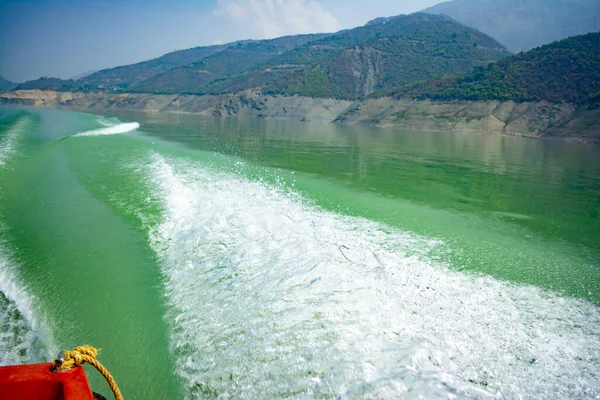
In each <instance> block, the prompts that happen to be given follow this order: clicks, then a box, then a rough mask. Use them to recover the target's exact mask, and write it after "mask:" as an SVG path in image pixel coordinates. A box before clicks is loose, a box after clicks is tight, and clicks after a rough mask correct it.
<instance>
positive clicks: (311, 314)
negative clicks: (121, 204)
mask: <svg viewBox="0 0 600 400" xmlns="http://www.w3.org/2000/svg"><path fill="white" fill-rule="evenodd" d="M148 179H149V181H150V182H151V184H152V185H153V186H154V188H155V192H156V193H157V194H158V195H159V197H160V198H161V199H162V202H163V205H164V216H163V221H162V223H161V224H160V225H159V226H157V227H155V229H153V230H152V233H151V243H152V246H153V247H154V249H155V251H156V252H157V254H158V255H159V257H160V260H161V263H162V270H163V273H164V275H165V277H166V282H165V290H166V294H167V297H168V299H169V302H170V305H171V311H170V312H169V314H168V320H169V321H170V323H171V324H172V333H171V340H172V351H173V354H174V355H175V356H176V357H177V359H178V360H177V364H176V365H177V373H178V374H179V375H180V376H181V377H182V379H183V380H184V382H185V384H186V389H187V392H188V396H189V397H193V398H195V397H225V398H290V397H291V398H316V397H327V398H333V397H338V396H341V397H342V398H421V397H420V396H423V397H422V398H442V397H443V398H453V396H454V397H456V396H458V397H467V398H488V397H496V398H519V397H521V396H526V397H527V398H565V399H566V398H597V397H596V396H600V379H599V378H600V376H599V371H600V336H599V335H600V332H599V330H598V327H599V326H600V311H599V310H598V308H597V307H595V306H594V305H592V304H589V303H588V302H586V301H583V300H578V299H569V298H563V297H560V296H557V295H555V294H551V293H548V292H545V291H543V290H540V289H538V288H536V287H531V286H514V285H511V284H508V283H504V282H499V281H497V280H495V279H492V278H490V277H483V276H472V275H467V274H463V273H459V272H453V271H451V270H448V269H447V268H445V267H444V266H443V265H436V263H434V262H432V261H430V260H429V259H428V257H427V254H428V253H429V252H430V251H431V250H432V249H434V248H439V246H443V243H440V242H437V241H432V240H428V239H426V238H423V237H418V236H415V235H411V234H407V233H404V232H401V231H399V230H397V229H394V228H391V227H387V226H385V225H381V224H378V223H374V222H371V221H368V220H365V219H361V218H354V217H346V216H341V215H337V214H334V213H330V212H325V211H322V210H319V209H318V208H315V207H313V206H310V205H307V201H306V200H304V199H302V198H301V197H299V196H298V195H296V194H294V193H290V192H285V191H283V190H281V189H278V188H276V187H273V186H271V185H268V184H263V183H260V182H253V181H248V180H244V179H240V178H239V177H236V176H234V175H231V174H225V173H221V172H218V171H211V170H208V169H204V168H199V167H196V166H194V165H193V164H192V163H191V162H189V161H183V160H176V159H170V160H166V159H164V158H163V157H161V156H158V155H153V161H152V164H151V168H150V170H149V171H148Z"/></svg>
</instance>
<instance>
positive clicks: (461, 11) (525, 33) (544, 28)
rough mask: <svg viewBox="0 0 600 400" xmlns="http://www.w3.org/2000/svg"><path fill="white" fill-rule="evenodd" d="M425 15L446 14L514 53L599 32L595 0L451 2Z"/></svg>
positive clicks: (598, 14)
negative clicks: (490, 37) (493, 39)
mask: <svg viewBox="0 0 600 400" xmlns="http://www.w3.org/2000/svg"><path fill="white" fill-rule="evenodd" d="M424 12H427V13H432V14H445V15H448V16H449V17H451V18H453V19H455V20H457V21H459V22H461V23H463V24H465V25H467V26H471V27H473V28H476V29H478V30H480V31H482V32H484V33H486V34H488V35H490V36H492V37H493V38H495V39H497V40H498V41H499V42H500V43H502V44H503V45H505V46H506V47H508V49H509V50H511V51H513V52H519V51H526V50H529V49H533V48H535V47H538V46H541V45H544V44H548V43H551V42H554V41H556V40H560V39H564V38H567V37H570V36H575V35H583V34H586V33H589V32H596V31H598V30H600V5H599V3H598V0H453V1H448V2H445V3H441V4H438V5H436V6H433V7H431V8H428V9H426V10H424Z"/></svg>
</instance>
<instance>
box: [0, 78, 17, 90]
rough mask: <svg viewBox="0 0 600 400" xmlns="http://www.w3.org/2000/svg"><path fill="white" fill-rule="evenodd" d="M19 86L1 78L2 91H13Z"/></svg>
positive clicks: (0, 88)
mask: <svg viewBox="0 0 600 400" xmlns="http://www.w3.org/2000/svg"><path fill="white" fill-rule="evenodd" d="M17 86H18V84H17V83H14V82H11V81H9V80H8V79H4V78H3V77H1V76H0V91H5V90H13V89H14V88H15V87H17Z"/></svg>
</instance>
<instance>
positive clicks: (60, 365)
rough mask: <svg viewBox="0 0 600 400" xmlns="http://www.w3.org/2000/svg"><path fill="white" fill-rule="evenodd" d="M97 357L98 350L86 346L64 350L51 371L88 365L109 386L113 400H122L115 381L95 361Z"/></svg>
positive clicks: (54, 362)
mask: <svg viewBox="0 0 600 400" xmlns="http://www.w3.org/2000/svg"><path fill="white" fill-rule="evenodd" d="M97 355H98V350H96V349H95V348H93V347H92V346H87V345H86V346H79V347H76V348H74V349H73V350H65V351H64V352H63V353H62V357H61V354H59V359H58V360H54V361H53V362H52V369H54V370H55V371H62V370H68V369H71V368H73V367H74V366H76V365H82V364H83V363H88V364H90V365H92V366H94V368H96V369H97V370H98V372H100V373H101V374H102V376H103V377H104V379H106V382H108V386H110V389H111V390H112V392H113V394H114V395H115V399H116V400H123V395H121V391H120V390H119V387H118V386H117V382H115V379H114V378H113V377H112V375H111V374H110V372H108V370H107V369H106V368H104V366H103V365H102V364H100V361H98V360H97V359H96V356H97Z"/></svg>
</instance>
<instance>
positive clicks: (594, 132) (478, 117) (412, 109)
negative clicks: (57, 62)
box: [0, 90, 600, 144]
mask: <svg viewBox="0 0 600 400" xmlns="http://www.w3.org/2000/svg"><path fill="white" fill-rule="evenodd" d="M0 105H23V106H33V107H46V108H60V109H71V110H77V111H93V112H96V113H99V112H102V111H107V110H130V111H150V112H170V113H189V114H198V115H207V116H221V117H255V118H291V119H294V120H298V121H321V122H330V123H338V124H346V125H356V124H365V125H372V126H373V125H374V126H381V127H389V126H395V127H399V128H405V129H410V130H428V131H441V132H449V131H461V132H471V133H479V134H500V135H511V136H525V137H533V138H548V139H558V140H569V141H578V142H584V143H598V144H600V108H595V109H594V108H591V107H580V108H578V107H576V106H575V105H573V104H568V103H565V104H552V103H548V102H529V103H515V102H513V101H506V102H500V101H478V102H473V101H452V102H437V101H436V102H433V101H429V100H424V101H421V100H410V99H400V100H397V99H392V98H387V97H386V98H379V99H367V100H364V101H346V100H335V99H323V98H310V97H300V96H293V97H286V96H271V95H263V94H261V93H260V92H256V91H245V92H242V93H237V94H232V95H220V96H196V95H156V94H144V93H119V94H111V93H82V92H76V93H71V92H54V91H41V90H20V91H14V92H6V93H0Z"/></svg>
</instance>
